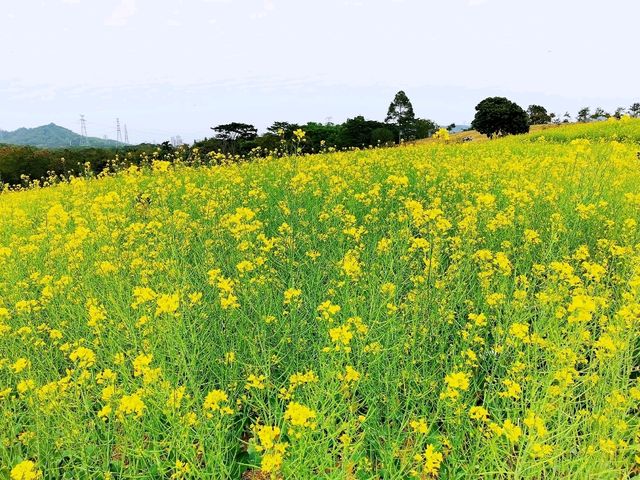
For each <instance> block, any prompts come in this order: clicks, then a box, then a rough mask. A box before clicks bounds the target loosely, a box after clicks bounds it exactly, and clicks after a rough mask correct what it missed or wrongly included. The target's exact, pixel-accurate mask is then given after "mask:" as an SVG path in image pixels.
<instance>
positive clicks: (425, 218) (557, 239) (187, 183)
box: [0, 120, 640, 480]
mask: <svg viewBox="0 0 640 480" xmlns="http://www.w3.org/2000/svg"><path fill="white" fill-rule="evenodd" d="M621 124H622V123H621ZM616 125H617V124H616V123H608V124H607V125H606V129H607V135H608V136H607V138H606V139H605V140H602V141H596V140H594V139H593V138H592V139H591V140H587V139H578V140H574V141H561V140H557V141H556V140H554V139H555V138H557V139H561V138H562V137H561V136H560V135H559V134H558V135H556V136H551V135H550V136H548V137H546V139H543V138H540V137H537V139H536V140H532V138H531V137H527V136H523V137H520V138H506V139H500V140H496V141H491V142H486V143H481V144H456V143H455V142H453V139H452V137H451V138H450V137H449V135H448V133H447V132H440V133H439V134H438V138H439V140H438V141H434V142H428V143H425V144H423V145H403V146H401V147H398V148H393V149H372V150H366V151H355V152H334V153H327V154H323V155H319V156H315V157H303V156H298V157H296V158H294V159H291V158H267V159H264V160H261V161H258V162H254V163H238V164H232V165H218V166H197V167H195V166H187V165H184V164H180V163H179V162H178V163H176V162H170V161H168V159H161V158H155V160H154V161H153V162H151V163H150V164H149V165H143V166H141V167H138V166H131V167H129V168H127V169H125V170H123V171H120V172H116V173H113V174H109V175H101V177H103V178H75V179H72V180H71V181H70V182H68V183H61V184H58V185H55V186H50V187H46V188H32V189H29V190H23V191H17V192H14V191H4V192H2V193H1V194H0V266H1V267H2V268H0V478H5V477H7V478H10V479H11V480H32V479H40V478H49V477H51V478H57V477H64V478H104V479H110V478H122V479H127V478H141V477H145V476H149V477H154V478H171V479H187V478H270V479H274V480H275V479H283V478H321V477H326V478H411V477H413V478H420V479H429V478H436V477H440V478H493V477H495V476H500V477H505V478H506V477H512V476H516V477H518V478H531V479H533V478H626V477H630V476H633V475H634V474H637V473H638V472H639V471H640V419H639V417H638V415H637V413H638V409H639V408H640V383H639V382H640V381H639V380H638V372H637V370H638V355H637V349H638V342H639V341H640V337H639V334H640V237H639V236H638V233H637V225H638V221H640V194H639V193H637V192H638V185H640V170H639V169H638V162H637V158H636V153H637V150H638V147H637V145H636V144H634V143H631V142H623V141H614V140H611V138H610V132H611V131H612V130H611V129H614V128H616ZM634 125H635V128H638V129H640V121H630V120H626V121H625V123H624V129H625V130H624V131H625V132H627V131H628V130H629V129H630V128H632V127H633V126H634ZM559 128H562V127H559ZM603 128H604V127H603ZM621 128H622V127H621ZM558 131H560V130H558ZM568 131H570V130H568ZM592 134H593V132H592ZM294 135H295V137H296V139H297V140H296V141H297V142H302V141H304V138H305V135H304V132H302V131H298V132H294ZM621 138H622V137H620V138H619V140H620V139H621ZM140 199H143V201H141V200H140ZM62 452H64V453H62Z"/></svg>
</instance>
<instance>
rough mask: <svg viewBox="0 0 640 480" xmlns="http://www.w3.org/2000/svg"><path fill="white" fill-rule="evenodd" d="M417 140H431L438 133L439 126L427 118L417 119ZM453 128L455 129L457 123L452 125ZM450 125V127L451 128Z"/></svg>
mask: <svg viewBox="0 0 640 480" xmlns="http://www.w3.org/2000/svg"><path fill="white" fill-rule="evenodd" d="M415 125H416V138H417V139H420V138H429V137H430V136H431V135H433V134H434V133H436V132H437V131H438V128H439V127H438V124H437V123H436V122H434V121H432V120H429V119H427V118H416V122H415ZM451 125H453V127H452V128H455V123H452V124H451ZM451 125H449V126H451Z"/></svg>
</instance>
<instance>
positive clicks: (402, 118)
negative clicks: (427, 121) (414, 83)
mask: <svg viewBox="0 0 640 480" xmlns="http://www.w3.org/2000/svg"><path fill="white" fill-rule="evenodd" d="M385 122H386V123H390V124H393V125H396V126H397V127H398V131H399V140H400V141H402V140H406V139H412V138H414V137H415V127H416V115H415V113H413V105H411V101H410V100H409V97H407V94H406V93H404V92H403V91H402V90H400V91H399V92H398V93H396V96H395V97H394V99H393V102H391V104H390V105H389V110H388V111H387V118H386V119H385Z"/></svg>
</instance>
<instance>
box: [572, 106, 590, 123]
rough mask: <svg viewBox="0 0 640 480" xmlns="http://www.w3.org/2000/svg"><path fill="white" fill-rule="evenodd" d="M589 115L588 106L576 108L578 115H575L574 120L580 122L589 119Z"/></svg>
mask: <svg viewBox="0 0 640 480" xmlns="http://www.w3.org/2000/svg"><path fill="white" fill-rule="evenodd" d="M590 115H591V109H590V108H589V107H584V108H582V109H580V110H578V116H577V117H576V120H577V121H578V122H582V123H584V122H587V121H589V116H590Z"/></svg>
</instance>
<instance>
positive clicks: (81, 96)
mask: <svg viewBox="0 0 640 480" xmlns="http://www.w3.org/2000/svg"><path fill="white" fill-rule="evenodd" d="M638 18H640V1H638V0H607V1H603V0H537V1H532V0H528V1H524V0H522V1H518V0H446V1H445V0H440V1H431V0H360V1H357V0H242V1H240V0H46V1H45V0H42V1H41V0H2V9H1V10H0V42H1V50H0V52H2V53H1V56H0V58H1V59H2V68H1V69H0V128H2V129H5V130H13V129H15V128H18V127H21V126H28V127H33V126H37V125H41V124H45V123H50V122H55V123H57V124H59V125H62V126H65V127H68V128H71V129H72V130H74V131H78V132H79V130H80V123H79V115H80V114H81V113H82V114H84V115H85V116H86V118H87V129H88V133H89V135H92V136H98V137H101V136H103V135H108V136H109V137H111V138H114V137H115V119H116V117H119V118H120V120H121V122H122V123H123V124H126V125H127V127H128V130H129V137H130V140H131V141H132V142H139V141H152V140H155V141H162V140H166V139H168V137H169V136H172V135H176V134H179V135H181V136H182V137H183V138H184V139H185V140H186V141H192V140H193V139H194V138H202V137H204V136H207V135H210V133H211V131H210V130H209V127H210V126H214V125H217V124H219V123H225V122H230V121H242V122H247V123H253V124H255V125H256V126H258V127H259V128H260V129H261V130H262V129H264V128H265V127H266V126H268V125H269V124H270V123H271V122H272V121H273V120H288V121H294V122H306V121H311V120H313V121H322V122H324V121H326V120H327V119H328V118H331V120H332V121H334V122H341V121H343V120H345V119H346V118H348V117H353V116H355V115H364V116H366V117H368V118H372V119H379V120H383V119H384V116H385V114H386V109H387V107H388V105H389V102H390V101H391V99H392V98H393V95H394V94H395V92H396V91H397V90H400V89H404V90H405V91H406V92H407V94H408V96H409V98H410V99H411V100H412V102H413V106H414V110H415V111H416V114H417V115H418V116H421V117H426V118H431V119H433V120H435V121H436V122H439V123H441V124H448V123H451V122H456V123H458V124H461V123H469V122H470V121H471V119H472V118H473V115H474V106H475V105H476V104H477V103H478V101H480V100H481V99H482V98H484V97H486V96H489V95H501V96H507V97H509V98H511V99H512V100H515V101H516V102H518V103H520V104H521V105H522V106H523V107H525V108H526V106H527V105H529V104H530V103H540V104H543V105H545V106H547V107H548V108H549V109H550V110H553V111H556V112H558V113H560V114H562V113H564V112H565V111H566V110H569V111H570V112H571V114H572V115H575V112H576V111H577V110H578V109H579V108H580V107H582V106H585V105H590V106H592V107H596V106H602V107H604V108H605V109H611V110H613V109H615V107H617V106H628V105H630V104H631V103H633V102H635V101H640V88H639V85H640V63H639V61H638V58H639V56H640V52H639V50H638V47H639V46H640V40H639V36H638V23H637V22H638Z"/></svg>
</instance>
